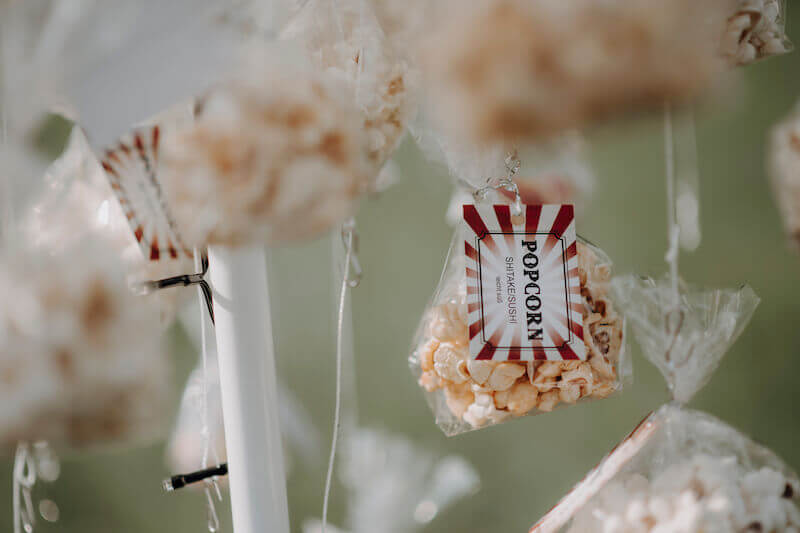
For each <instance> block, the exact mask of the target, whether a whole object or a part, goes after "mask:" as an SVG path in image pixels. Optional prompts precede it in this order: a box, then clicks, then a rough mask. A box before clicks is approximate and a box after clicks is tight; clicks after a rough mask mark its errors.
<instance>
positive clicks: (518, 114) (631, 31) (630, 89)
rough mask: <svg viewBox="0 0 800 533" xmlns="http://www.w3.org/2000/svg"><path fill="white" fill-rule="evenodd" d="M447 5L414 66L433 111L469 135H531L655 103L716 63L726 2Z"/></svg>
mask: <svg viewBox="0 0 800 533" xmlns="http://www.w3.org/2000/svg"><path fill="white" fill-rule="evenodd" d="M451 5H452V6H453V8H452V9H451V10H449V11H447V10H446V17H445V19H444V22H443V23H442V24H441V28H440V29H439V31H436V32H434V36H433V37H432V38H431V39H429V40H428V41H426V42H425V43H424V45H423V51H422V53H421V55H422V57H423V58H424V60H423V62H422V64H423V69H424V72H425V75H426V76H425V82H426V83H427V85H428V88H429V89H430V92H431V94H432V99H433V102H434V103H433V104H432V105H431V109H436V110H437V111H438V113H437V118H438V121H439V122H441V123H442V124H443V127H444V128H445V129H446V130H447V131H448V132H449V133H451V134H453V135H457V136H459V137H461V138H463V139H466V140H470V141H472V142H484V143H495V142H509V141H516V142H522V141H531V140H537V139H542V138H547V137H550V136H552V135H554V134H557V133H560V132H562V131H564V130H568V129H571V128H576V127H582V126H584V125H586V124H588V123H592V122H596V121H598V120H601V119H606V118H610V117H613V116H615V115H620V114H629V113H631V112H632V111H638V110H647V109H654V108H655V109H661V107H662V106H663V103H664V102H665V101H672V102H684V101H688V100H691V99H693V98H695V97H696V96H698V95H699V94H700V93H702V92H703V91H704V90H705V89H706V88H708V87H709V86H710V85H712V83H713V82H714V81H715V79H716V78H717V76H718V75H719V74H720V73H721V72H722V71H723V70H724V61H723V59H722V58H721V56H720V54H719V52H718V42H719V36H720V35H721V33H722V30H723V26H724V23H725V19H726V16H727V14H728V13H729V3H728V1H727V0H702V1H697V0H679V1H670V2H663V1H660V0H635V1H629V0H626V1H620V0H610V1H604V2H597V1H595V0H580V1H570V2H563V1H561V0H544V1H537V2H526V1H524V0H493V1H488V2H475V3H472V5H471V6H469V7H467V6H465V5H464V4H463V3H453V4H451ZM676 36H679V38H676Z"/></svg>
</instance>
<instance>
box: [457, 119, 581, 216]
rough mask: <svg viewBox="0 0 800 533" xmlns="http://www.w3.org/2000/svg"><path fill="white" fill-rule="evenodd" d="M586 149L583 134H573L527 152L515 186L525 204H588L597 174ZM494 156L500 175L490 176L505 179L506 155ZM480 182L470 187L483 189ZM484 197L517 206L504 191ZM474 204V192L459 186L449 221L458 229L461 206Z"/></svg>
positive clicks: (495, 202) (494, 191) (495, 191)
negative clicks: (503, 177)
mask: <svg viewBox="0 0 800 533" xmlns="http://www.w3.org/2000/svg"><path fill="white" fill-rule="evenodd" d="M584 148H585V147H584V140H583V138H582V137H581V135H580V134H578V133H576V132H573V133H569V134H565V135H562V136H560V137H558V138H556V139H553V140H552V141H549V142H546V143H541V144H539V145H536V146H533V147H530V148H528V149H525V150H524V153H522V154H521V155H520V156H518V157H519V158H520V159H521V160H523V161H524V164H523V165H522V168H521V170H520V174H521V175H520V174H517V175H516V176H514V183H516V184H517V187H518V189H519V194H520V200H521V201H522V203H523V204H525V205H539V204H573V205H575V206H576V208H577V209H580V208H581V207H582V206H583V205H585V203H586V202H587V201H588V197H589V196H590V194H591V191H592V188H593V186H594V182H595V175H594V171H593V170H592V168H591V166H590V164H589V161H588V159H587V157H586V154H585V149H584ZM473 154H474V152H473ZM454 155H455V154H454ZM491 157H493V158H495V160H496V164H494V165H493V166H494V167H495V168H494V170H495V172H496V173H494V174H486V176H491V177H500V176H502V175H503V174H502V172H503V171H504V170H505V169H504V168H503V166H502V165H503V164H504V163H503V160H504V158H505V155H503V154H501V153H500V152H499V151H498V152H493V153H492V156H491ZM454 162H455V161H454V160H452V159H450V160H448V161H447V163H448V164H451V163H454ZM459 167H460V165H459ZM452 170H453V176H462V175H463V174H459V173H458V169H457V168H453V169H452ZM472 172H474V169H473V170H472ZM506 172H507V171H506ZM476 181H477V180H471V181H470V182H469V183H468V184H469V185H470V187H481V184H480V183H476ZM484 185H485V184H484ZM484 198H485V201H487V202H490V203H493V204H505V205H511V204H513V203H514V195H513V193H511V192H509V191H506V190H502V189H501V190H497V189H495V190H491V191H489V192H488V193H487V194H486V196H485V197H484ZM473 201H474V198H473V196H472V191H471V190H470V189H468V188H466V187H464V186H456V189H455V190H454V191H453V196H452V197H451V198H450V205H449V207H448V208H447V222H448V223H449V224H450V225H451V226H455V225H456V224H457V223H458V221H459V220H460V219H461V206H462V205H464V204H465V203H471V202H473Z"/></svg>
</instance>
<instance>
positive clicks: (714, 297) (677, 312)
mask: <svg viewBox="0 0 800 533" xmlns="http://www.w3.org/2000/svg"><path fill="white" fill-rule="evenodd" d="M612 287H613V291H612V292H613V293H614V296H615V301H616V302H618V304H619V306H620V308H621V309H623V310H624V312H625V316H626V317H627V318H628V322H629V325H630V327H631V331H632V332H633V336H634V337H635V338H636V340H637V341H638V342H639V344H640V345H641V347H642V352H643V353H644V356H645V357H647V358H648V359H649V360H650V362H652V363H653V364H654V365H655V366H656V367H657V368H658V369H659V370H660V371H661V373H662V374H663V376H664V379H665V380H666V381H667V385H668V387H669V389H670V392H671V394H672V397H673V398H674V399H675V400H677V401H678V402H680V403H686V402H688V401H689V400H690V399H691V398H692V396H694V394H695V393H696V392H697V391H698V390H700V388H702V387H703V386H704V385H705V384H706V383H708V380H709V379H710V378H711V374H712V373H713V372H714V370H716V369H717V366H719V363H720V360H721V359H722V356H724V355H725V353H726V352H727V351H728V349H729V348H730V346H731V345H732V344H733V343H734V342H735V341H736V339H737V338H738V337H739V334H741V332H742V330H743V329H744V327H745V326H746V325H747V323H748V322H749V321H750V318H751V317H752V315H753V312H754V311H755V308H756V306H757V305H758V302H759V298H758V296H756V294H755V293H754V292H753V290H752V289H751V288H750V287H748V286H747V285H745V286H743V287H741V288H739V289H716V290H712V289H700V288H695V287H691V286H689V287H684V288H682V289H681V290H680V295H679V299H678V300H677V301H676V299H675V292H674V291H673V288H672V286H671V284H670V283H669V281H668V280H667V279H661V280H653V279H650V278H640V277H635V276H624V277H619V278H616V279H614V281H613V283H612Z"/></svg>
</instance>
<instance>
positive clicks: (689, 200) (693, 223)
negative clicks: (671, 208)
mask: <svg viewBox="0 0 800 533" xmlns="http://www.w3.org/2000/svg"><path fill="white" fill-rule="evenodd" d="M674 118H675V132H676V136H675V215H676V221H675V222H676V223H677V224H678V226H679V227H680V228H681V234H680V247H681V248H682V249H683V250H685V251H687V252H693V251H695V250H696V249H697V247H698V246H700V241H701V239H702V231H701V228H700V170H699V166H698V157H697V131H696V128H695V121H694V112H693V111H692V109H691V108H688V109H686V110H685V111H682V112H680V113H678V114H677V116H675V117H674Z"/></svg>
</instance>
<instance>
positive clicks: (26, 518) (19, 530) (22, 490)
mask: <svg viewBox="0 0 800 533" xmlns="http://www.w3.org/2000/svg"><path fill="white" fill-rule="evenodd" d="M13 478H14V481H13V491H14V492H13V495H14V496H13V499H14V533H32V532H33V526H34V524H35V523H36V515H35V513H34V510H33V498H32V497H31V491H32V490H33V486H34V485H35V484H36V464H35V462H34V460H33V455H32V454H31V449H30V445H29V444H28V443H27V442H20V443H19V444H18V445H17V453H16V455H15V456H14V473H13Z"/></svg>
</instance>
